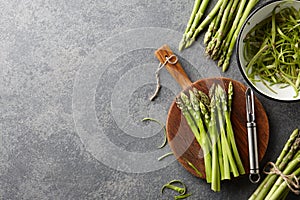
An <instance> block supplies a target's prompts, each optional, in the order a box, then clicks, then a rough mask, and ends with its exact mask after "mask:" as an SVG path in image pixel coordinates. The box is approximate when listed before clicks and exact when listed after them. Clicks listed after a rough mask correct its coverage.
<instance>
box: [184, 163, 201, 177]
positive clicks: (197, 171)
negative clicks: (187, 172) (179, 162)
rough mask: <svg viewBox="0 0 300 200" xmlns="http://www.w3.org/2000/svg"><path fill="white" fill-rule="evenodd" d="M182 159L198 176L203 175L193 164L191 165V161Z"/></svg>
mask: <svg viewBox="0 0 300 200" xmlns="http://www.w3.org/2000/svg"><path fill="white" fill-rule="evenodd" d="M184 160H185V162H186V163H187V164H188V165H189V166H190V167H191V168H193V170H195V172H196V173H197V174H198V176H199V177H203V174H202V173H201V172H200V171H199V170H198V169H197V168H196V167H195V165H193V163H191V162H190V161H188V160H187V159H184Z"/></svg>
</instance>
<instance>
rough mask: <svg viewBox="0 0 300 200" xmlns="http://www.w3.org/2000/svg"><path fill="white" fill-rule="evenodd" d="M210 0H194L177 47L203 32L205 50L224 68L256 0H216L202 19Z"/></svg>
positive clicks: (188, 43) (185, 44) (183, 46)
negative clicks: (204, 32)
mask: <svg viewBox="0 0 300 200" xmlns="http://www.w3.org/2000/svg"><path fill="white" fill-rule="evenodd" d="M210 1H211V0H195V3H194V7H193V11H192V13H191V16H190V19H189V21H188V24H187V27H186V29H185V32H184V34H183V37H182V40H181V41H180V43H179V50H182V49H184V48H187V47H189V46H191V45H192V44H193V43H194V42H195V41H196V39H197V37H198V35H199V33H200V32H201V31H203V30H204V29H206V28H207V32H206V34H205V36H204V44H205V45H206V53H207V55H209V56H210V57H211V58H212V59H213V60H219V61H218V66H222V71H226V70H227V69H228V67H229V64H230V58H231V55H232V53H233V50H234V47H235V43H236V40H237V37H238V34H239V31H240V29H241V28H242V25H243V23H244V22H245V20H246V18H247V17H248V15H249V14H250V11H251V10H252V8H253V7H254V6H255V5H256V4H257V3H258V2H259V0H218V1H217V3H216V4H215V5H214V6H213V8H212V9H211V10H210V12H209V13H208V14H207V15H206V17H205V18H204V19H203V20H201V19H202V17H203V16H204V13H205V11H206V9H207V6H208V4H209V2H210Z"/></svg>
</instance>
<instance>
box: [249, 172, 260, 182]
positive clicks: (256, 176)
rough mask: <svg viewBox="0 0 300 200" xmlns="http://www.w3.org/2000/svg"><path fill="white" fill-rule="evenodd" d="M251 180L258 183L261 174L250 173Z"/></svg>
mask: <svg viewBox="0 0 300 200" xmlns="http://www.w3.org/2000/svg"><path fill="white" fill-rule="evenodd" d="M249 180H250V182H251V183H258V182H259V180H260V174H257V173H253V174H249Z"/></svg>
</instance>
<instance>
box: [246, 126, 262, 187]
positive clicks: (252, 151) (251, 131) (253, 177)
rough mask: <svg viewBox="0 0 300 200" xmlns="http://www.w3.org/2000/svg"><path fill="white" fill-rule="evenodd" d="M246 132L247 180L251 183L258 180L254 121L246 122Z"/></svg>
mask: <svg viewBox="0 0 300 200" xmlns="http://www.w3.org/2000/svg"><path fill="white" fill-rule="evenodd" d="M247 132H248V150H249V162H250V175H249V180H250V181H251V182H252V183H257V182H258V181H259V180H260V174H259V162H258V147H257V133H256V123H255V122H248V123H247Z"/></svg>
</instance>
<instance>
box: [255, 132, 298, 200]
mask: <svg viewBox="0 0 300 200" xmlns="http://www.w3.org/2000/svg"><path fill="white" fill-rule="evenodd" d="M268 164H269V165H271V169H270V171H265V172H266V173H267V174H268V175H267V176H266V178H265V179H264V180H263V182H262V183H261V184H260V185H259V187H258V188H257V189H256V191H255V192H254V193H253V194H252V195H251V196H250V198H249V200H254V199H255V200H260V199H266V200H267V199H270V200H271V199H285V198H286V196H287V195H288V193H289V192H290V191H293V192H294V193H295V194H298V195H299V194H300V185H299V180H300V133H299V130H298V129H295V130H294V131H293V132H292V134H291V136H290V138H289V139H288V141H287V143H286V144H285V146H284V147H283V150H282V152H281V153H280V155H279V157H278V158H277V160H276V162H275V164H274V163H272V162H270V163H268Z"/></svg>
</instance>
